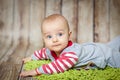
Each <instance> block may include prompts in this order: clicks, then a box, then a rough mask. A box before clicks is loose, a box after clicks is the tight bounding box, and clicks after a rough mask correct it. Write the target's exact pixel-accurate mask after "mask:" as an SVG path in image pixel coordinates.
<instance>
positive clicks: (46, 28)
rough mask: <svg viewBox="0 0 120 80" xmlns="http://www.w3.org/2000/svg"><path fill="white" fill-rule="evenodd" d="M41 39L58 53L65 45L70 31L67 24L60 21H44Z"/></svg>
mask: <svg viewBox="0 0 120 80" xmlns="http://www.w3.org/2000/svg"><path fill="white" fill-rule="evenodd" d="M42 33H43V39H44V42H45V46H46V47H47V48H49V49H50V50H52V51H55V52H56V53H60V52H61V51H62V50H63V49H64V48H66V47H67V45H68V41H69V37H70V32H69V30H68V25H66V24H65V23H64V24H63V22H62V21H59V20H58V21H55V22H54V21H53V22H52V21H51V22H48V23H44V24H43V27H42Z"/></svg>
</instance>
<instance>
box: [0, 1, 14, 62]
mask: <svg viewBox="0 0 120 80" xmlns="http://www.w3.org/2000/svg"><path fill="white" fill-rule="evenodd" d="M12 28H13V0H0V61H1V59H2V58H3V57H4V56H5V54H6V52H7V51H8V49H9V48H10V47H11V45H12Z"/></svg>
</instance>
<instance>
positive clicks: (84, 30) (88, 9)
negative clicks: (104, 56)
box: [77, 0, 93, 43]
mask: <svg viewBox="0 0 120 80" xmlns="http://www.w3.org/2000/svg"><path fill="white" fill-rule="evenodd" d="M78 4H79V6H78V31H77V32H78V33H77V41H78V43H83V42H92V41H93V0H79V2H78Z"/></svg>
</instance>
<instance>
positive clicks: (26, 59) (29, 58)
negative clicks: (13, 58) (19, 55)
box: [22, 57, 32, 63]
mask: <svg viewBox="0 0 120 80" xmlns="http://www.w3.org/2000/svg"><path fill="white" fill-rule="evenodd" d="M31 60H32V58H31V57H27V58H24V59H22V61H23V62H24V63H26V62H29V61H31Z"/></svg>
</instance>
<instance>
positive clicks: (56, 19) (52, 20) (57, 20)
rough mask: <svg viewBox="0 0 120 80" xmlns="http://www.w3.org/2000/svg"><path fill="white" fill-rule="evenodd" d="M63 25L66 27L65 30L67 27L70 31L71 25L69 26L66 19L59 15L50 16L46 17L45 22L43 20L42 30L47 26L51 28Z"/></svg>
mask: <svg viewBox="0 0 120 80" xmlns="http://www.w3.org/2000/svg"><path fill="white" fill-rule="evenodd" d="M56 24H57V25H62V26H64V27H65V28H66V27H67V28H68V30H69V25H68V22H67V20H66V19H65V17H64V16H61V15H59V14H54V15H50V16H48V17H46V18H45V19H44V20H43V23H42V29H43V28H44V27H45V26H46V25H47V26H50V25H56Z"/></svg>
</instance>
